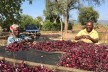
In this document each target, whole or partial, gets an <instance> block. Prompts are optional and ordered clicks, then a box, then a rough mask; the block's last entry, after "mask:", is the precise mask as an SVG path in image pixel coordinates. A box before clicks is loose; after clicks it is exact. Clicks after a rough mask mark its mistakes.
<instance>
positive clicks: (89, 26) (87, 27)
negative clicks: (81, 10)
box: [86, 21, 93, 32]
mask: <svg viewBox="0 0 108 72" xmlns="http://www.w3.org/2000/svg"><path fill="white" fill-rule="evenodd" d="M92 30H93V22H91V21H88V22H87V23H86V31H87V32H91V31H92Z"/></svg>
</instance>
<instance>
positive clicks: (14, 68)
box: [0, 60, 55, 72]
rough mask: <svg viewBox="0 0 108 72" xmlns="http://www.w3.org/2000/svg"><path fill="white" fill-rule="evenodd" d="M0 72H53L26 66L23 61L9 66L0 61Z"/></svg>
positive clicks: (38, 67) (42, 67) (39, 67)
mask: <svg viewBox="0 0 108 72" xmlns="http://www.w3.org/2000/svg"><path fill="white" fill-rule="evenodd" d="M0 72H55V70H50V69H49V68H47V67H44V66H35V67H31V66H28V65H26V64H25V63H24V62H23V61H22V63H20V64H16V65H13V64H9V63H6V62H5V61H4V60H1V61H0Z"/></svg>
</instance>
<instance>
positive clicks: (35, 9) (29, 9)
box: [22, 0, 108, 20]
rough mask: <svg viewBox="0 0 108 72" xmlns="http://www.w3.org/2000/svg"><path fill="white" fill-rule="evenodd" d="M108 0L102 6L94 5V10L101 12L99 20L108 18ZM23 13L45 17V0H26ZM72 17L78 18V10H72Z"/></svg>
mask: <svg viewBox="0 0 108 72" xmlns="http://www.w3.org/2000/svg"><path fill="white" fill-rule="evenodd" d="M107 7H108V0H106V1H105V3H103V4H102V5H101V6H94V10H96V11H97V12H98V13H99V19H98V20H108V8H107ZM22 9H23V14H27V15H30V16H32V17H33V18H36V17H38V16H41V17H43V18H44V15H43V10H44V9H45V0H33V3H32V4H29V3H28V2H24V3H23V4H22ZM70 19H73V20H78V11H77V10H71V11H70Z"/></svg>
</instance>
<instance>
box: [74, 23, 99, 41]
mask: <svg viewBox="0 0 108 72" xmlns="http://www.w3.org/2000/svg"><path fill="white" fill-rule="evenodd" d="M75 40H81V41H84V42H87V43H97V42H98V40H99V35H98V33H97V31H96V30H94V29H93V22H91V21H88V22H87V23H86V26H85V29H83V30H81V31H80V32H79V33H78V34H77V35H76V36H75Z"/></svg>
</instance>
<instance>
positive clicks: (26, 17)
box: [20, 14, 33, 29]
mask: <svg viewBox="0 0 108 72" xmlns="http://www.w3.org/2000/svg"><path fill="white" fill-rule="evenodd" d="M27 24H33V18H32V17H31V16H29V15H24V14H23V15H21V23H20V27H21V28H22V29H24V28H25V26H26V25H27Z"/></svg>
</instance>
